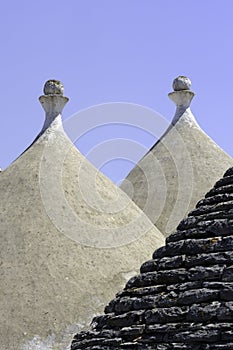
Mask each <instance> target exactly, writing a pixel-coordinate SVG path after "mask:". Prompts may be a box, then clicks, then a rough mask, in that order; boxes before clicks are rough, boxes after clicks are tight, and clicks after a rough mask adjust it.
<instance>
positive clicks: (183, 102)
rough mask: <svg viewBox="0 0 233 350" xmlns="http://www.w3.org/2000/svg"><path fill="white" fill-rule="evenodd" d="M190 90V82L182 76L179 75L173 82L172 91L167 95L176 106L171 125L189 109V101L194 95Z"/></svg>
mask: <svg viewBox="0 0 233 350" xmlns="http://www.w3.org/2000/svg"><path fill="white" fill-rule="evenodd" d="M190 88H191V80H190V79H189V78H187V77H185V76H183V75H180V76H178V77H177V78H176V79H174V80H173V89H174V91H173V92H170V93H169V94H168V96H169V97H170V99H171V100H172V101H173V102H175V104H176V114H175V116H174V118H173V120H172V124H173V125H174V124H175V123H176V122H177V121H178V120H179V118H180V117H181V116H182V115H183V114H184V112H185V111H186V110H187V109H188V108H189V107H190V104H191V101H192V99H193V97H194V95H195V94H194V92H192V91H191V90H190Z"/></svg>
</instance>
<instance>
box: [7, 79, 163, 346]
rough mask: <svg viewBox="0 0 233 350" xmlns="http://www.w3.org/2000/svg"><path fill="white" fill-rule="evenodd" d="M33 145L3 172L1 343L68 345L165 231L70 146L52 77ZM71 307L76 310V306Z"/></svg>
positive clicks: (59, 91)
mask: <svg viewBox="0 0 233 350" xmlns="http://www.w3.org/2000/svg"><path fill="white" fill-rule="evenodd" d="M44 92H45V95H44V96H41V97H40V101H41V103H42V106H43V108H44V109H45V111H46V120H45V124H44V126H43V129H42V131H41V133H40V134H39V136H38V137H37V138H36V140H35V141H34V142H33V144H32V145H31V146H30V147H29V148H28V149H27V150H26V151H25V152H24V153H23V154H22V155H21V156H20V157H19V158H18V159H17V160H16V161H15V162H14V163H13V164H12V165H11V166H9V167H8V168H7V169H6V170H5V171H3V172H2V173H1V175H0V196H1V201H0V222H1V230H0V233H1V236H0V245H1V249H0V261H1V272H0V285H1V287H0V288H1V289H0V315H1V317H0V329H1V337H0V342H1V349H3V350H15V349H20V350H38V349H41V350H45V349H46V350H47V349H53V350H64V349H65V348H66V347H67V346H68V345H69V344H70V339H71V338H72V334H73V333H74V329H75V330H76V329H77V327H78V328H80V329H81V328H82V327H83V326H85V325H86V324H89V322H90V320H91V319H92V317H93V316H94V315H95V314H96V313H97V312H101V310H103V306H104V305H105V304H106V302H107V300H109V299H110V298H111V297H112V296H113V295H114V294H115V293H116V291H117V290H119V288H121V286H123V285H124V283H125V281H126V279H128V278H129V276H132V275H133V274H135V266H137V265H138V266H139V264H140V262H142V261H143V260H144V259H146V258H147V257H148V254H149V252H150V249H151V246H154V245H155V246H161V245H162V244H163V236H162V234H161V233H160V232H159V231H158V230H157V229H156V228H155V227H154V225H153V224H152V223H151V222H150V221H149V219H148V218H147V217H146V215H144V214H143V212H142V211H141V210H140V209H139V208H138V207H137V206H136V205H135V204H134V203H133V202H132V201H131V200H130V199H129V198H128V197H127V195H126V194H125V193H124V192H122V191H121V190H119V191H118V189H117V187H116V186H115V185H114V184H113V183H112V182H111V181H110V180H109V179H107V178H106V177H105V176H104V175H103V174H101V173H100V172H98V171H97V169H96V168H95V167H94V166H92V165H91V164H90V163H89V162H88V161H87V160H86V159H85V158H84V157H83V156H82V155H81V154H80V153H79V151H78V150H77V149H76V148H75V147H74V146H73V144H72V143H71V141H70V140H69V138H68V137H67V136H66V134H65V132H64V130H63V127H62V122H61V114H60V113H61V111H62V108H63V107H64V105H65V103H66V102H67V100H68V99H67V98H66V97H64V96H63V95H62V93H63V87H62V85H61V83H59V82H57V81H49V82H47V83H46V85H45V89H44ZM74 305H75V307H74Z"/></svg>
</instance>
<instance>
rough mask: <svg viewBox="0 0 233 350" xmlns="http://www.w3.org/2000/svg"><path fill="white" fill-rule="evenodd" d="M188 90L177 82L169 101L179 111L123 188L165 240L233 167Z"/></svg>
mask: <svg viewBox="0 0 233 350" xmlns="http://www.w3.org/2000/svg"><path fill="white" fill-rule="evenodd" d="M190 86H191V82H190V80H189V79H188V78H186V77H183V76H181V77H178V78H176V79H175V80H174V82H173V88H174V91H173V92H171V93H170V94H169V97H170V99H171V100H172V101H173V102H175V104H176V112H175V115H174V118H173V120H172V122H171V125H170V126H169V127H168V130H167V131H166V132H165V134H164V135H163V136H162V137H161V138H160V140H159V141H158V142H156V144H155V145H154V146H153V147H152V148H151V150H150V151H149V152H148V153H147V154H146V155H145V156H144V157H143V158H142V159H141V160H140V161H139V162H138V164H137V165H136V166H135V167H134V168H133V169H132V170H131V172H130V173H129V174H128V176H127V177H126V179H125V181H123V182H122V184H121V186H120V187H121V189H123V190H124V191H125V192H126V193H127V194H128V195H129V196H131V194H132V196H131V197H132V200H133V201H134V202H135V203H136V204H137V205H138V206H139V207H140V208H141V209H142V210H143V211H144V212H145V214H146V215H147V216H148V217H149V218H150V220H151V221H152V222H153V223H154V224H155V225H156V227H158V228H159V230H160V231H161V232H162V233H163V234H164V235H165V236H166V237H167V236H168V235H170V234H171V233H172V232H173V231H174V230H175V228H176V227H177V225H178V224H179V222H180V221H181V220H182V219H183V218H184V217H185V216H186V215H187V213H188V212H189V211H190V210H193V209H194V207H195V205H196V203H197V202H198V200H200V198H202V197H203V196H204V195H205V193H206V192H207V191H208V189H209V188H210V187H211V186H212V185H213V183H215V182H216V181H217V180H218V179H219V178H220V177H221V176H222V174H223V173H224V171H225V170H226V169H228V168H229V167H232V166H233V160H232V158H231V157H230V156H229V155H227V154H226V153H225V152H224V151H223V150H222V149H221V148H220V147H219V146H218V145H216V143H215V142H214V141H213V140H212V139H211V138H210V137H209V136H208V135H207V134H206V133H205V132H204V131H203V130H202V129H201V128H200V126H199V125H198V123H197V121H196V120H195V117H194V116H193V114H192V112H191V110H190V104H191V101H192V99H193V97H194V93H193V92H192V91H191V90H190ZM155 122H156V121H155Z"/></svg>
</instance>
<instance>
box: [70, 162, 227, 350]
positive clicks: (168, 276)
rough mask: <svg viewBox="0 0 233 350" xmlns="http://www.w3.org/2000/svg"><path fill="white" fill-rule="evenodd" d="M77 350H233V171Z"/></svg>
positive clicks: (96, 322) (79, 339)
mask: <svg viewBox="0 0 233 350" xmlns="http://www.w3.org/2000/svg"><path fill="white" fill-rule="evenodd" d="M71 349H72V350H79V349H85V350H115V349H124V350H126V349H127V350H133V349H137V350H139V349H140V350H152V349H153V350H186V349H189V350H207V349H208V350H220V349H222V350H223V349H224V350H230V349H231V350H232V349H233V168H230V169H229V170H228V171H227V172H226V173H225V175H224V177H223V178H222V179H221V180H219V181H218V182H217V183H216V184H215V186H214V188H213V189H211V190H210V191H209V192H208V193H207V194H206V196H205V198H204V199H202V200H200V201H199V202H198V204H197V206H196V208H195V209H194V210H193V211H192V212H190V213H189V215H188V217H186V218H185V219H184V220H182V221H181V222H180V224H179V226H178V227H177V230H176V231H175V232H174V233H173V234H172V235H171V236H170V237H169V238H167V240H166V245H165V246H164V247H162V248H159V249H158V250H156V251H155V252H154V254H153V259H151V260H149V261H147V262H145V263H144V264H143V265H142V266H141V271H140V274H139V275H136V276H135V277H133V278H131V279H130V280H129V281H128V282H127V284H126V286H125V289H124V290H123V291H122V292H120V293H118V294H117V295H116V298H115V299H113V300H112V301H111V302H110V303H109V304H108V306H107V307H106V308H105V315H103V316H97V317H95V318H94V319H93V322H92V330H90V331H88V332H83V333H79V334H77V335H76V336H75V338H74V340H73V343H72V346H71Z"/></svg>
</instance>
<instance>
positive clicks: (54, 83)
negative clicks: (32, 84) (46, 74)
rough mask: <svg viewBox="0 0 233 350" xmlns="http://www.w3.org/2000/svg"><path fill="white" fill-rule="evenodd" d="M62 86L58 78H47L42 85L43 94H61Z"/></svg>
mask: <svg viewBox="0 0 233 350" xmlns="http://www.w3.org/2000/svg"><path fill="white" fill-rule="evenodd" d="M63 93H64V86H63V85H62V83H61V82H60V81H59V80H54V79H51V80H48V81H47V82H46V83H45V85H44V94H45V95H61V96H62V95H63Z"/></svg>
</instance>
